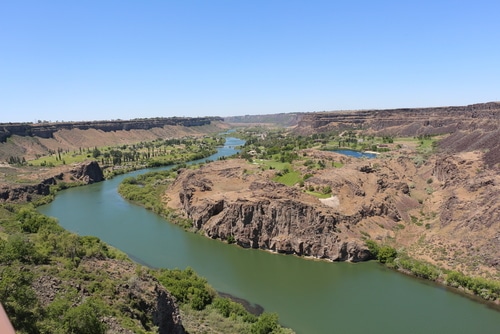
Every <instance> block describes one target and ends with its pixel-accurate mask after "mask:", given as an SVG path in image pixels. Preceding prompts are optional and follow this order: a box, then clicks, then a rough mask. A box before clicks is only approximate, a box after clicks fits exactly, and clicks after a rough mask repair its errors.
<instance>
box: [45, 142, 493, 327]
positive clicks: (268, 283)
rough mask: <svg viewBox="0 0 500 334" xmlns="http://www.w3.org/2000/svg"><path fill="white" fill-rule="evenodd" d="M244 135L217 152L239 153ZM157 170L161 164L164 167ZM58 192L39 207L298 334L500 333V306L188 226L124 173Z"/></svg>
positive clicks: (371, 267)
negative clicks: (243, 244)
mask: <svg viewBox="0 0 500 334" xmlns="http://www.w3.org/2000/svg"><path fill="white" fill-rule="evenodd" d="M240 144H241V141H239V140H238V139H236V138H228V139H227V141H226V146H225V147H224V148H221V149H219V152H218V153H217V154H216V155H214V156H212V157H209V159H212V160H215V159H217V158H218V157H219V156H222V155H231V154H233V153H235V152H236V151H235V149H234V147H235V146H236V145H240ZM156 170H157V169H156ZM147 171H149V170H141V171H135V172H132V173H129V174H126V175H120V176H118V177H115V178H113V179H111V180H107V181H104V182H101V183H96V184H92V185H89V186H85V187H78V188H71V189H67V190H65V191H62V192H60V193H58V195H57V196H56V199H55V200H54V201H53V202H52V203H50V204H48V205H45V206H42V207H40V208H39V211H40V212H42V213H44V214H46V215H49V216H53V217H56V218H57V219H59V223H60V224H61V226H63V227H64V228H66V229H68V230H70V231H73V232H75V233H78V234H80V235H93V236H97V237H99V238H101V239H102V240H103V241H105V242H107V243H109V244H111V245H112V246H114V247H116V248H119V249H121V250H122V251H124V252H126V253H127V254H129V255H130V256H131V257H132V258H133V259H134V260H136V261H138V262H140V263H143V264H146V265H148V266H151V267H164V268H182V269H183V268H186V267H188V266H189V267H191V268H193V269H194V270H195V271H196V272H197V273H198V274H200V275H201V276H204V277H205V278H207V280H208V282H209V283H210V284H211V285H212V286H213V287H214V288H215V289H217V290H218V291H221V292H225V293H229V294H232V295H234V296H236V297H239V298H243V299H246V300H248V301H249V302H251V303H255V304H259V305H261V306H263V307H264V308H265V310H266V311H268V312H276V313H278V314H279V316H280V321H281V323H282V324H283V325H285V326H289V327H291V328H293V329H294V330H295V331H296V332H297V333H298V334H316V333H317V334H321V333H328V334H330V333H398V334H399V333H455V334H456V333H498V332H499V331H500V312H498V311H496V310H493V309H491V308H489V307H488V306H487V305H485V304H482V303H479V302H475V301H473V300H471V299H470V298H468V297H464V296H462V295H459V294H456V293H452V292H450V291H449V290H448V289H447V288H445V287H442V286H437V285H435V284H432V283H429V282H426V281H423V280H419V279H416V278H412V277H407V276H405V275H402V274H399V273H396V272H393V271H391V270H388V269H386V268H384V267H383V266H381V265H379V264H377V263H375V262H368V263H358V264H352V263H330V262H325V261H313V260H305V259H301V258H298V257H294V256H287V255H278V254H271V253H269V252H265V251H260V250H251V249H242V248H239V247H237V246H235V245H227V244H224V243H222V242H220V241H215V240H211V239H209V238H205V237H203V236H201V235H198V234H195V233H189V232H185V231H184V230H182V229H181V228H179V227H178V226H176V225H173V224H171V223H168V222H167V221H165V220H164V219H162V218H161V217H158V216H157V215H155V214H153V213H152V212H149V211H147V210H145V209H144V208H142V207H140V206H136V205H134V204H131V203H129V202H127V201H125V200H123V199H122V198H121V197H120V195H119V194H118V193H117V187H118V185H119V183H120V182H121V181H122V180H123V178H125V177H128V176H133V175H137V174H140V173H145V172H147Z"/></svg>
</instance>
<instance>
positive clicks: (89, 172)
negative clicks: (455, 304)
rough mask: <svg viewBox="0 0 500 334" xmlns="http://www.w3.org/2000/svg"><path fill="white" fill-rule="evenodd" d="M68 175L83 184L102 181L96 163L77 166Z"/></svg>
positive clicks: (102, 177) (102, 178) (84, 163)
mask: <svg viewBox="0 0 500 334" xmlns="http://www.w3.org/2000/svg"><path fill="white" fill-rule="evenodd" d="M70 173H71V174H72V175H73V177H74V178H76V179H78V180H79V181H82V182H84V183H85V184H90V183H94V182H101V181H104V174H103V173H102V169H101V167H99V164H98V163H97V161H87V162H83V163H81V164H78V165H77V166H76V167H75V168H73V169H72V170H71V171H70Z"/></svg>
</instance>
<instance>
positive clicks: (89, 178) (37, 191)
mask: <svg viewBox="0 0 500 334" xmlns="http://www.w3.org/2000/svg"><path fill="white" fill-rule="evenodd" d="M8 168H9V169H16V167H8ZM23 172H25V171H23ZM47 172H48V173H52V174H53V175H52V176H50V177H47V176H46V174H47V173H44V174H45V177H41V179H42V181H37V180H38V179H40V178H39V177H38V175H36V173H35V172H33V173H32V174H31V176H33V177H34V178H33V181H32V182H29V181H28V182H29V183H26V181H24V183H25V184H6V183H5V184H3V185H1V186H0V202H30V201H32V200H33V199H34V198H36V197H37V196H46V195H48V194H50V187H51V186H54V185H57V184H71V183H75V182H77V183H79V184H90V183H94V182H100V181H103V180H104V175H103V172H102V169H101V167H100V166H99V164H98V163H97V162H96V161H86V162H83V163H80V164H76V165H73V166H60V167H59V168H57V169H55V170H54V171H52V170H49V171H47ZM14 173H15V171H14Z"/></svg>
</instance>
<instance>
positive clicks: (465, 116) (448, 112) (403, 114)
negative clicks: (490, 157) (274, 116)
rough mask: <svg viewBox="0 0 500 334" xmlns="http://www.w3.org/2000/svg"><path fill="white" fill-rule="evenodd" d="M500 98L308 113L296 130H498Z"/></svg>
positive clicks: (434, 132) (412, 132) (413, 133)
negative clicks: (446, 104) (450, 104)
mask: <svg viewBox="0 0 500 334" xmlns="http://www.w3.org/2000/svg"><path fill="white" fill-rule="evenodd" d="M499 121H500V102H489V103H478V104H471V105H468V106H456V107H437V108H401V109H382V110H360V111H347V112H343V111H342V112H318V113H307V114H304V115H303V117H302V119H301V120H300V121H299V123H298V125H297V128H296V131H297V132H298V133H302V134H312V133H318V132H325V131H332V130H345V129H353V128H354V129H365V130H368V131H371V132H374V133H383V134H387V135H398V136H416V135H426V134H428V135H437V134H445V133H453V132H456V131H458V130H466V131H470V130H474V129H478V128H480V129H483V130H488V131H492V130H497V129H498V122H499Z"/></svg>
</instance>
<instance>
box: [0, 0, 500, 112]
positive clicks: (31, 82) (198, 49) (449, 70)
mask: <svg viewBox="0 0 500 334" xmlns="http://www.w3.org/2000/svg"><path fill="white" fill-rule="evenodd" d="M499 13H500V2H498V1H481V0H476V1H382V0H381V1H371V0H370V1H340V0H339V1H335V0H329V1H294V0H267V1H258V0H252V1H236V0H225V1H223V0H210V1H208V0H206V1H190V0H183V1H154V0H151V1H126V0H119V1H118V0H117V1H111V0H109V1H106V0H99V1H91V0H87V1H67V0H64V1H50V0H48V1H38V0H37V1H23V0H15V1H9V0H3V1H0V122H17V121H28V122H36V121H37V120H50V121H78V120H102V119H118V118H119V119H131V118H138V117H171V116H188V117H197V116H207V115H219V116H229V115H245V114H270V113H280V112H312V111H323V110H346V109H371V108H397V107H426V106H444V105H465V104H472V103H479V102H489V101H499V100H500V20H499V19H498V15H499Z"/></svg>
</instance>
